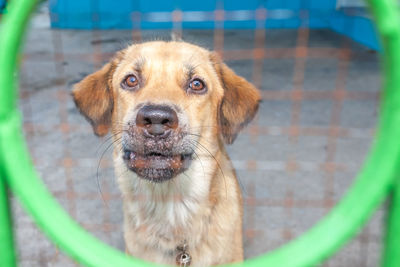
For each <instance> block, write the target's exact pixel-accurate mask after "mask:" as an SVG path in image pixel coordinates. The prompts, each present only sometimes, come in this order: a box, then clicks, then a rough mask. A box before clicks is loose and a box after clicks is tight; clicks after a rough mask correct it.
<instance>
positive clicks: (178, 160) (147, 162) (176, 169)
mask: <svg viewBox="0 0 400 267" xmlns="http://www.w3.org/2000/svg"><path fill="white" fill-rule="evenodd" d="M123 159H124V161H125V163H126V165H127V167H128V168H129V169H130V170H131V171H133V172H135V173H136V174H138V175H139V177H141V178H144V179H147V180H150V181H152V182H157V183H159V182H164V181H166V180H169V179H172V178H174V177H175V176H176V175H178V174H179V173H181V172H183V171H185V170H186V169H187V168H188V166H189V164H190V162H191V160H192V154H168V153H160V152H150V153H147V154H140V153H138V152H135V151H133V150H129V149H124V154H123Z"/></svg>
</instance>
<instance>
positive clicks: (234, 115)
mask: <svg viewBox="0 0 400 267" xmlns="http://www.w3.org/2000/svg"><path fill="white" fill-rule="evenodd" d="M210 59H211V62H212V64H213V65H214V68H215V71H216V73H217V75H218V77H219V80H220V83H221V85H222V87H223V89H224V96H223V98H222V101H221V103H220V107H219V114H218V119H219V124H220V130H221V132H222V136H223V138H224V140H225V142H226V143H228V144H232V143H233V141H235V139H236V136H237V135H238V133H239V131H240V130H241V129H242V128H243V127H244V126H246V125H247V124H248V123H249V122H250V121H251V120H252V119H253V118H254V115H255V114H256V112H257V110H258V106H259V102H260V100H261V96H260V92H259V91H258V90H257V88H255V87H254V85H252V84H251V83H249V82H248V81H247V80H246V79H244V78H243V77H240V76H238V75H237V74H236V73H235V72H234V71H233V70H232V69H230V68H229V67H228V66H227V65H226V64H224V63H223V62H222V61H221V59H220V57H219V56H218V55H217V54H216V53H211V54H210Z"/></svg>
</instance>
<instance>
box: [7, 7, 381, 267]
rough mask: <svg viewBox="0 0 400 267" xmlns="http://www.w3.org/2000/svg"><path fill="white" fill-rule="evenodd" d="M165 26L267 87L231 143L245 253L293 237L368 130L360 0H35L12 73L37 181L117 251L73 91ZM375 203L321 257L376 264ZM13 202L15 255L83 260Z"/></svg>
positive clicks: (115, 224)
mask: <svg viewBox="0 0 400 267" xmlns="http://www.w3.org/2000/svg"><path fill="white" fill-rule="evenodd" d="M0 10H2V12H3V13H4V12H7V11H6V2H5V1H1V0H0ZM171 33H173V34H174V35H176V36H179V37H181V38H182V39H183V40H184V41H187V42H191V43H194V44H198V45H200V46H203V47H205V48H207V49H210V50H215V51H217V52H218V53H219V54H220V55H221V56H222V57H223V59H224V61H225V62H226V63H227V64H228V65H229V66H230V67H231V68H233V69H234V70H235V71H236V72H237V73H238V74H240V75H242V76H244V77H246V78H247V79H248V80H249V81H251V82H253V83H254V84H255V85H256V86H257V87H258V88H259V89H260V90H261V91H262V97H263V102H262V103H261V107H260V110H259V113H258V115H257V117H256V118H255V120H254V121H253V122H252V123H251V124H250V126H249V127H247V128H246V129H245V130H244V131H243V132H242V133H241V134H240V135H239V138H238V139H237V140H236V142H235V143H234V144H233V145H231V146H229V147H228V151H229V154H230V156H231V158H232V160H233V162H234V166H235V168H236V170H237V172H238V176H239V180H240V183H241V187H242V191H243V195H244V205H245V217H244V247H245V256H246V257H247V258H250V257H255V256H257V255H260V254H262V253H266V252H269V251H271V250H273V249H276V248H278V247H280V246H281V245H283V244H285V243H287V242H289V241H290V240H292V239H294V238H296V237H297V236H299V235H301V234H302V233H303V232H305V231H306V230H308V229H309V228H311V227H312V226H313V225H314V224H315V223H316V222H317V221H318V220H320V219H321V218H322V217H323V216H324V215H325V214H327V213H328V212H329V210H330V209H331V208H332V207H333V206H334V205H335V204H336V203H337V202H338V200H339V199H340V198H341V197H342V196H343V195H344V194H345V192H346V191H347V189H348V188H349V186H350V185H351V184H352V182H353V180H354V178H355V175H356V174H357V172H358V170H359V168H360V167H361V166H362V162H363V159H364V158H365V156H366V154H367V152H368V149H369V147H370V144H371V141H372V139H373V135H374V128H375V125H376V118H377V109H378V102H379V89H380V83H381V81H380V70H379V49H380V48H379V43H378V41H377V38H376V34H375V30H374V27H373V23H372V20H371V17H370V15H369V14H368V10H367V9H366V7H365V5H364V4H363V2H362V1H356V0H337V1H335V0H324V1H321V0H247V1H239V0H230V1H228V0H225V1H224V0H203V1H201V2H196V1H183V0H175V1H162V0H157V1H148V0H147V1H145V0H114V1H106V0H90V1H77V0H51V1H42V2H41V3H40V4H39V6H38V8H37V10H36V11H35V13H34V15H33V18H32V20H31V22H30V27H29V30H28V32H27V37H26V41H25V46H24V48H23V49H24V50H23V54H22V56H21V67H20V74H19V80H20V108H21V111H22V113H23V115H24V131H25V136H26V138H27V142H28V145H29V149H30V152H31V154H32V157H33V161H34V163H35V166H36V168H37V170H38V172H39V173H40V175H41V177H42V178H43V181H44V183H45V184H46V185H47V186H48V188H49V190H50V191H51V192H52V193H53V194H54V196H55V197H56V198H57V200H58V201H59V203H60V204H61V205H62V206H63V207H64V208H65V209H66V211H67V212H68V213H69V214H70V215H71V216H72V217H73V218H74V219H75V220H77V221H78V222H79V223H80V224H81V225H82V226H83V227H84V228H85V229H87V230H88V231H89V232H91V233H92V234H94V235H95V236H97V237H98V238H100V239H101V240H103V241H104V242H106V243H107V244H109V245H111V246H113V247H115V248H117V249H120V250H122V251H123V250H124V241H123V236H122V209H121V198H120V193H119V191H118V188H117V185H116V181H115V177H114V173H113V167H112V161H111V152H112V147H111V140H110V138H109V137H105V138H102V139H101V138H97V137H95V136H94V135H93V133H92V129H91V127H90V125H89V124H88V123H87V122H86V121H85V119H84V118H83V117H82V116H81V115H80V114H79V112H78V111H77V109H76V108H75V106H74V104H73V102H72V98H71V96H70V92H71V89H72V86H73V84H74V83H76V82H78V81H80V80H81V79H82V78H83V77H85V76H86V75H88V74H90V73H92V72H93V71H95V70H97V69H99V68H100V67H101V66H102V65H103V64H104V63H106V62H107V61H108V60H109V59H110V57H111V56H112V55H113V54H114V53H115V52H116V51H118V50H120V49H122V48H124V47H126V46H127V45H129V44H132V43H138V42H144V41H148V40H166V41H168V40H170V39H171ZM360 205H361V203H360ZM384 210H385V209H384V206H383V207H381V208H380V209H379V210H378V211H377V212H376V213H375V215H374V216H373V218H372V220H371V221H370V223H369V224H368V225H367V226H366V227H365V228H364V229H362V230H361V229H360V233H359V234H358V236H357V237H356V238H355V239H353V240H352V241H351V242H350V243H349V244H348V245H346V246H345V247H344V248H343V249H342V250H340V252H339V253H337V254H336V255H335V256H334V257H333V258H332V259H330V260H328V261H327V262H325V263H323V264H322V266H331V267H333V266H345V267H346V266H349V267H353V266H377V265H378V263H379V258H380V244H381V241H382V234H381V230H382V225H383V223H384V220H383V218H384V214H385V211H384ZM13 213H14V223H15V226H16V227H15V231H16V235H17V245H18V249H19V262H20V266H77V265H78V264H77V263H75V262H74V261H73V260H71V259H69V258H68V257H67V256H65V255H64V253H63V252H62V251H61V250H60V249H59V248H57V246H55V245H53V244H52V243H51V242H50V241H49V240H48V239H47V238H46V237H44V235H43V234H42V233H41V232H40V231H39V230H38V229H37V228H36V226H35V225H34V224H33V222H32V220H31V219H30V218H29V216H27V215H26V213H25V212H24V211H23V210H22V208H21V206H20V205H19V203H18V201H17V200H15V199H13ZM326 234H327V235H329V234H330V233H326ZM315 246H318V244H315ZM311 252H312V248H310V253H311Z"/></svg>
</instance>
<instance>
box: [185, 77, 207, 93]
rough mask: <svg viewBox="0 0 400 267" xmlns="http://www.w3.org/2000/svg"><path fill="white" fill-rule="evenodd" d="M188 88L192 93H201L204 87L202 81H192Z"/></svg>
mask: <svg viewBox="0 0 400 267" xmlns="http://www.w3.org/2000/svg"><path fill="white" fill-rule="evenodd" d="M189 88H190V89H191V91H192V92H195V93H202V92H204V91H205V88H206V86H205V84H204V82H203V81H202V80H200V79H194V80H193V81H191V82H190V83H189Z"/></svg>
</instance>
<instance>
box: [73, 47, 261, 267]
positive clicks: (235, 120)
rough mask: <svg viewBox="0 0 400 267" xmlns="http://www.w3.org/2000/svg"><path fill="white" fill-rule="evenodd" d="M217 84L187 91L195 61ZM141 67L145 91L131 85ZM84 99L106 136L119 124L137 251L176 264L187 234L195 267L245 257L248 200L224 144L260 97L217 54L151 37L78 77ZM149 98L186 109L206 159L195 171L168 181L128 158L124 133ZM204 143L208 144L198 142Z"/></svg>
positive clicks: (129, 228)
mask: <svg viewBox="0 0 400 267" xmlns="http://www.w3.org/2000/svg"><path fill="white" fill-rule="evenodd" d="M187 64H192V65H194V66H195V74H196V76H198V77H201V78H202V79H203V80H204V81H205V82H206V84H207V88H208V91H207V93H205V94H203V95H193V94H188V93H187V92H186V91H185V86H187V81H186V80H185V79H186V78H185V75H184V73H185V69H184V68H185V65H187ZM136 65H140V66H141V67H142V69H141V74H140V75H141V81H142V84H141V85H140V89H138V90H136V91H127V90H123V89H122V88H121V86H120V84H121V81H122V80H123V79H124V77H125V75H126V74H127V73H130V72H132V71H133V72H134V71H135V70H134V67H133V66H136ZM73 96H74V100H75V103H76V104H77V106H78V107H79V109H80V111H81V112H82V113H83V115H84V116H85V117H86V118H87V119H88V120H89V121H90V123H91V124H92V126H93V128H94V131H95V133H96V134H97V135H104V134H106V133H107V131H108V129H109V128H111V133H112V135H113V138H114V140H115V141H116V145H115V148H114V165H115V171H116V176H117V178H118V182H119V185H120V189H121V191H122V194H123V207H124V233H125V242H126V251H127V253H129V254H131V255H134V256H136V257H139V258H142V259H145V260H148V261H152V262H156V263H163V264H170V265H175V258H176V255H177V251H176V248H177V246H179V245H182V243H183V242H184V241H186V243H187V245H188V253H189V254H190V255H191V257H192V264H191V265H192V266H211V265H216V264H224V263H231V262H240V261H242V260H243V247H242V215H243V212H242V197H241V193H240V189H239V186H238V182H237V178H236V175H235V172H234V170H233V168H232V164H231V162H230V160H229V157H228V155H227V153H226V152H225V149H224V142H225V143H232V142H233V141H234V139H235V137H236V135H237V134H238V132H239V130H240V129H242V128H243V127H244V126H245V125H246V124H247V123H248V122H249V121H250V120H251V119H252V118H253V117H254V115H255V113H256V111H257V108H258V102H259V101H260V95H259V92H258V91H257V89H256V88H254V86H253V85H251V84H250V83H249V82H247V81H246V80H245V79H243V78H242V77H239V76H238V75H236V74H235V73H234V72H233V71H232V70H231V69H230V68H229V67H227V66H226V65H225V64H224V63H222V62H221V60H220V59H219V57H218V56H217V55H216V54H215V53H211V52H209V51H207V50H205V49H202V48H200V47H197V46H194V45H191V44H188V43H184V42H150V43H144V44H139V45H133V46H130V47H128V48H127V49H125V50H124V51H123V52H120V53H119V54H118V55H117V56H116V57H115V58H114V59H113V60H112V61H111V62H110V63H108V64H106V65H105V66H104V67H103V68H102V69H101V70H99V71H97V72H95V73H93V74H91V75H89V76H88V77H86V78H85V79H84V80H83V81H82V82H80V83H78V84H77V85H76V86H75V88H74V91H73ZM143 103H155V104H168V105H175V106H177V107H179V109H180V110H182V112H180V113H179V114H178V116H179V122H180V124H182V125H181V127H182V128H185V127H186V128H185V129H189V131H190V133H192V134H193V136H192V137H191V139H192V141H193V143H194V144H196V146H195V147H196V149H195V154H196V157H195V158H194V160H193V161H192V163H191V165H190V167H189V169H187V170H186V171H185V172H184V173H181V174H179V175H177V176H176V177H174V178H173V179H171V180H168V181H166V182H163V183H151V182H149V181H147V180H143V179H141V178H139V177H138V176H137V175H136V174H135V173H134V172H132V171H129V169H127V167H126V165H125V164H124V162H123V160H122V155H121V154H122V152H121V150H122V147H121V142H118V140H120V138H121V132H122V131H123V125H126V124H127V123H128V122H129V121H130V120H132V118H133V117H135V115H136V113H135V112H136V111H137V110H136V109H135V108H136V107H137V106H138V105H141V104H143ZM197 144H200V145H197Z"/></svg>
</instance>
